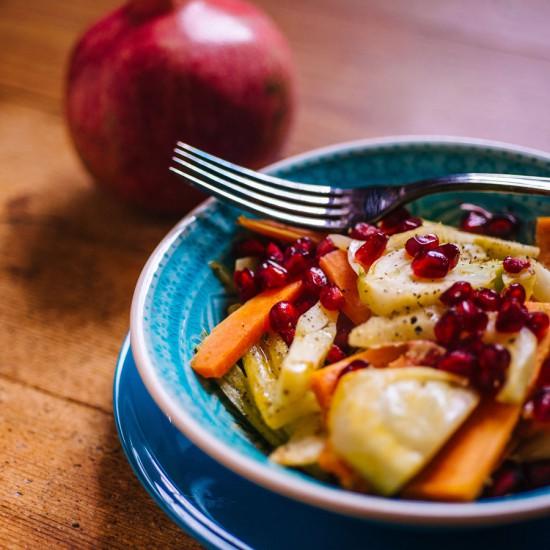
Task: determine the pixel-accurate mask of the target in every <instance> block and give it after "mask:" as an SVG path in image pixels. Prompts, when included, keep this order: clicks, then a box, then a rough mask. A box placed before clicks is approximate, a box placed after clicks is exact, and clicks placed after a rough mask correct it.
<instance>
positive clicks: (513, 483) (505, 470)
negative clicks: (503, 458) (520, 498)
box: [487, 462, 525, 497]
mask: <svg viewBox="0 0 550 550" xmlns="http://www.w3.org/2000/svg"><path fill="white" fill-rule="evenodd" d="M524 485H525V477H524V475H523V472H522V471H521V467H520V466H519V465H518V464H514V463H513V462H507V463H505V464H503V465H502V466H501V467H500V468H499V469H498V470H497V472H496V473H495V474H494V475H493V483H492V484H491V486H490V487H489V488H488V489H487V496H489V497H503V496H506V495H509V494H512V493H516V492H518V491H521V490H522V489H523V488H524Z"/></svg>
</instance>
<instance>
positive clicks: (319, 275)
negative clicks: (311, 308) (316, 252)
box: [303, 266, 328, 296]
mask: <svg viewBox="0 0 550 550" xmlns="http://www.w3.org/2000/svg"><path fill="white" fill-rule="evenodd" d="M303 280H304V290H305V291H306V292H307V293H308V294H311V295H312V296H319V293H320V292H321V290H322V289H323V288H324V287H325V286H327V285H328V279H327V276H326V275H325V272H324V271H323V270H322V269H321V268H320V267H315V266H313V267H310V268H309V269H308V270H307V271H306V272H305V273H304V278H303Z"/></svg>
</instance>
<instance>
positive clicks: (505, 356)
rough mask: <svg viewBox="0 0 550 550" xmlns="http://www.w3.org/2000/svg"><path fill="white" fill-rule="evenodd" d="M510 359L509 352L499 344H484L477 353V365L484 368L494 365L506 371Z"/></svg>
mask: <svg viewBox="0 0 550 550" xmlns="http://www.w3.org/2000/svg"><path fill="white" fill-rule="evenodd" d="M510 360H511V356H510V352H509V351H508V350H507V349H506V348H505V347H504V346H501V345H500V344H484V345H483V347H482V349H481V350H480V351H479V355H478V361H479V366H480V367H481V368H484V369H487V368H493V367H494V368H497V369H500V370H502V371H506V369H507V368H508V367H509V366H510Z"/></svg>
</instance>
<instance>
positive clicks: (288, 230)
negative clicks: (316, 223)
mask: <svg viewBox="0 0 550 550" xmlns="http://www.w3.org/2000/svg"><path fill="white" fill-rule="evenodd" d="M237 222H238V223H239V225H242V226H243V227H246V229H249V230H250V231H253V232H254V233H259V234H260V235H265V236H266V237H271V238H272V239H278V240H279V241H284V242H292V241H295V240H296V239H299V238H300V237H309V238H310V239H311V240H312V241H313V242H314V243H318V242H321V241H322V240H323V239H324V238H325V236H326V235H325V233H318V232H317V231H311V230H309V229H303V228H302V227H294V226H292V225H286V224H284V223H279V222H274V221H273V220H255V219H252V218H246V217H244V216H239V217H238V218H237Z"/></svg>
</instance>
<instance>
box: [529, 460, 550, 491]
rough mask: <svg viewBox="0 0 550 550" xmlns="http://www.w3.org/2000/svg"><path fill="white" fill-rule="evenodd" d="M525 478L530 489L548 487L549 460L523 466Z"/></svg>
mask: <svg viewBox="0 0 550 550" xmlns="http://www.w3.org/2000/svg"><path fill="white" fill-rule="evenodd" d="M524 470H525V477H526V478H527V483H528V485H529V488H530V489H538V488H539V487H545V486H546V485H550V460H538V461H537V462H530V463H529V464H526V465H525V466H524Z"/></svg>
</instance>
